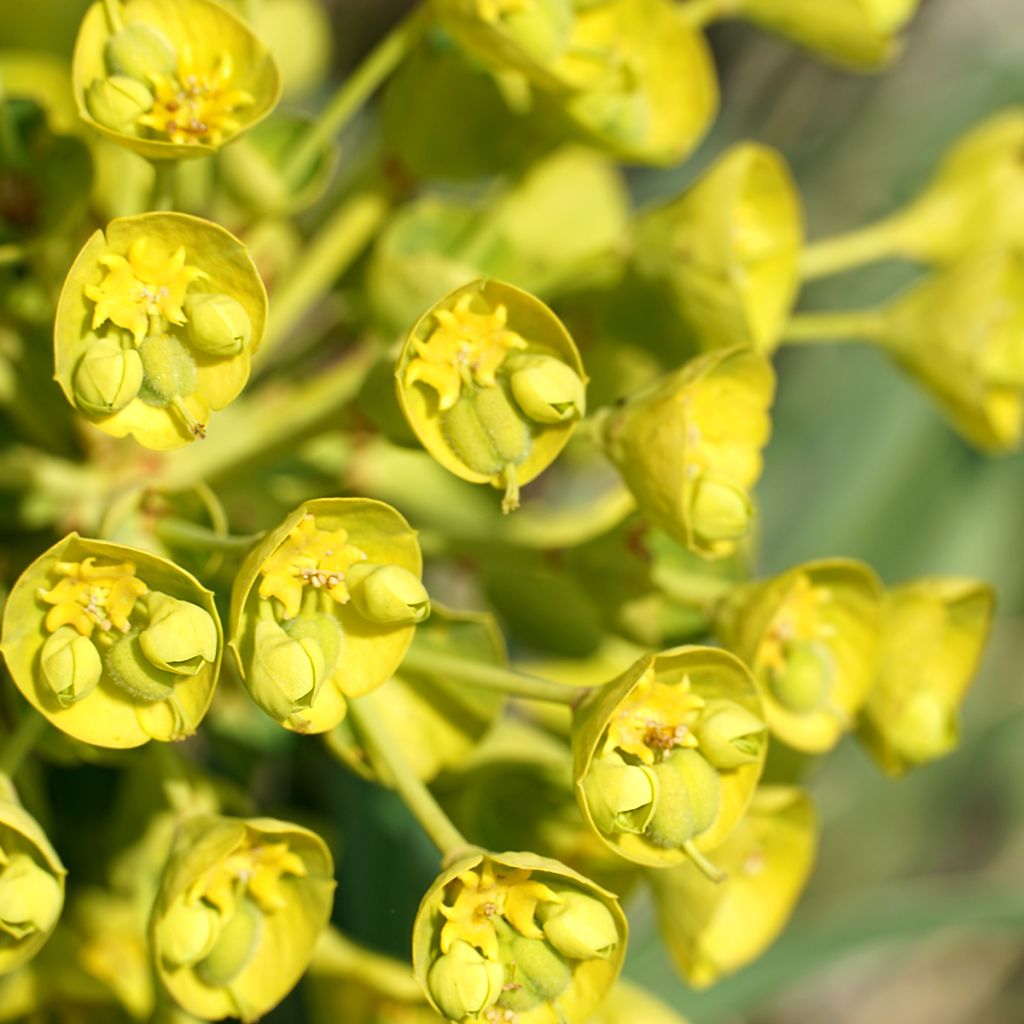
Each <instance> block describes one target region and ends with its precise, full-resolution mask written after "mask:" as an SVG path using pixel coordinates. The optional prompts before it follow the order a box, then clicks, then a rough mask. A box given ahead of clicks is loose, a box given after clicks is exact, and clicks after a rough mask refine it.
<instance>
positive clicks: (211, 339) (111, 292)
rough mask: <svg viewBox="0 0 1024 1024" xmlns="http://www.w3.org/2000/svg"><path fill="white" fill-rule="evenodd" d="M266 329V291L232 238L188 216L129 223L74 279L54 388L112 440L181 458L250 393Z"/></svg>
mask: <svg viewBox="0 0 1024 1024" xmlns="http://www.w3.org/2000/svg"><path fill="white" fill-rule="evenodd" d="M266 319H267V295H266V291H265V289H264V287H263V282H262V281H261V280H260V276H259V274H258V273H257V271H256V267H255V266H254V264H253V262H252V260H251V259H250V257H249V254H248V253H247V251H246V249H245V247H244V246H243V245H242V243H241V242H239V241H238V239H236V238H235V237H234V236H233V235H231V234H230V233H229V232H227V231H225V230H224V228H222V227H219V226H218V225H216V224H213V223H211V222H210V221H206V220H201V219H199V218H198V217H190V216H187V215H185V214H180V213H145V214H142V215H140V216H138V217H124V218H121V219H119V220H114V221H111V222H110V223H109V224H108V225H107V227H106V229H105V231H97V232H96V233H95V234H94V235H93V236H92V238H90V239H89V241H88V242H87V243H86V244H85V247H84V248H83V249H82V251H81V252H80V253H79V254H78V258H77V259H76V260H75V262H74V264H73V266H72V267H71V270H70V271H69V272H68V276H67V278H66V279H65V282H64V288H63V291H62V292H61V296H60V302H59V304H58V306H57V319H56V323H55V325H54V361H55V372H54V377H55V379H56V380H57V383H58V384H60V386H61V389H62V390H63V392H64V394H65V395H66V396H67V399H68V401H69V402H71V404H72V405H74V406H75V407H76V408H77V409H78V410H79V411H80V412H82V413H83V414H85V415H86V416H87V417H88V418H89V420H90V421H91V422H92V423H94V424H95V425H96V426H97V427H99V429H100V430H102V431H104V432H105V433H108V434H112V435H113V436H114V437H124V436H125V435H127V434H131V435H133V436H134V437H135V439H136V440H137V441H138V442H139V443H140V444H142V445H145V446H146V447H147V448H155V449H158V450H164V449H168V448H178V447H180V446H181V445H184V444H188V443H189V442H190V441H194V440H196V439H197V438H201V437H203V436H204V434H205V431H206V421H207V419H208V417H209V413H210V411H211V410H217V409H223V408H224V406H226V405H228V403H230V402H231V401H233V400H234V399H235V398H236V397H237V396H238V394H239V393H240V392H241V390H242V388H244V387H245V384H246V381H247V380H248V379H249V367H250V360H251V356H252V353H253V352H255V350H256V349H257V348H258V347H259V343H260V340H261V339H262V337H263V329H264V325H265V323H266Z"/></svg>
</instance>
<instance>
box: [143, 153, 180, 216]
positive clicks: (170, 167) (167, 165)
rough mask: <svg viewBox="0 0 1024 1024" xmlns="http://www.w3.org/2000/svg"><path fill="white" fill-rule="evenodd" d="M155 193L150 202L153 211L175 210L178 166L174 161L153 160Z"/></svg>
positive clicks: (151, 163) (151, 162) (151, 164)
mask: <svg viewBox="0 0 1024 1024" xmlns="http://www.w3.org/2000/svg"><path fill="white" fill-rule="evenodd" d="M150 166H151V167H152V168H153V193H152V195H151V197H150V200H149V208H150V209H151V210H173V209H174V186H175V182H174V177H175V172H176V170H177V166H178V165H177V164H176V163H175V162H174V161H173V160H151V161H150Z"/></svg>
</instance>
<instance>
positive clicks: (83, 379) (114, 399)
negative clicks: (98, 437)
mask: <svg viewBox="0 0 1024 1024" xmlns="http://www.w3.org/2000/svg"><path fill="white" fill-rule="evenodd" d="M142 378H143V370H142V360H141V359H140V358H139V353H138V352H136V351H135V349H133V348H128V349H126V348H122V346H121V343H120V342H119V341H118V340H117V339H116V338H99V339H98V340H97V341H95V342H93V344H91V345H90V346H89V347H88V348H87V349H86V350H85V354H84V355H83V356H82V358H81V359H80V360H79V362H78V366H77V367H76V368H75V376H74V389H75V403H76V404H77V405H78V407H79V408H80V409H82V410H83V411H84V412H89V413H93V414H94V415H97V416H110V415H112V414H113V413H115V412H118V411H119V410H121V409H123V408H124V407H125V406H126V405H127V404H128V403H129V402H130V401H131V400H132V399H133V398H135V396H136V395H137V394H138V393H139V389H140V388H141V387H142Z"/></svg>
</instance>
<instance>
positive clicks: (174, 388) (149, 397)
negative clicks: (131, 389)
mask: <svg viewBox="0 0 1024 1024" xmlns="http://www.w3.org/2000/svg"><path fill="white" fill-rule="evenodd" d="M139 356H140V358H141V359H142V368H143V370H144V371H145V379H144V380H143V383H142V390H141V392H140V397H141V398H142V400H143V401H144V402H147V403H149V404H150V405H157V406H163V405H167V404H168V403H169V402H171V401H173V400H174V399H175V398H179V397H185V396H186V395H191V394H194V393H195V390H196V363H195V360H194V359H193V358H192V356H191V355H190V354H189V351H188V349H187V348H185V346H184V345H183V344H182V343H181V342H180V341H178V339H177V338H175V337H172V336H171V335H170V334H153V335H150V336H149V337H148V338H145V339H143V342H142V344H141V345H140V346H139Z"/></svg>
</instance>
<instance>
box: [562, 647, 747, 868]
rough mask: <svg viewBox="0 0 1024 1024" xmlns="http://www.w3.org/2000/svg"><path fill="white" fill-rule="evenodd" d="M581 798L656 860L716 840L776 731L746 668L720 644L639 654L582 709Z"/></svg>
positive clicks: (603, 827)
mask: <svg viewBox="0 0 1024 1024" xmlns="http://www.w3.org/2000/svg"><path fill="white" fill-rule="evenodd" d="M572 744H573V761H574V765H573V774H574V776H575V781H576V798H577V801H578V803H579V805H580V810H581V811H582V812H583V815H584V817H585V818H586V820H587V822H588V823H589V824H590V825H591V827H592V828H593V829H594V830H595V831H596V832H597V834H598V835H599V836H600V837H601V838H602V839H603V840H604V841H605V842H606V843H607V844H608V845H609V846H611V847H612V849H614V850H615V851H616V852H617V853H619V854H620V855H621V856H623V857H626V858H628V859H629V860H632V861H634V862H636V863H638V864H645V865H648V866H650V867H665V866H667V865H671V864H680V863H682V862H683V861H685V860H686V858H687V857H688V856H689V857H695V856H696V857H699V855H700V854H701V853H703V852H707V851H710V850H714V849H715V848H716V847H718V846H720V845H721V844H722V843H723V842H724V841H725V839H726V838H727V837H728V836H729V834H730V833H731V832H732V830H733V829H734V828H735V827H736V824H737V823H738V822H739V821H740V819H741V818H742V817H743V814H744V812H745V811H746V809H747V805H748V804H749V803H750V799H751V797H752V796H753V793H754V788H755V786H756V785H757V781H758V779H759V778H760V776H761V770H762V768H763V767H764V759H765V754H766V752H767V731H766V726H765V724H764V720H763V712H762V709H761V700H760V698H759V697H758V694H757V689H756V687H755V685H754V680H753V678H752V677H751V675H750V672H749V671H748V670H747V668H746V667H745V666H744V665H743V664H742V662H740V661H739V660H738V659H737V658H735V657H733V656H732V655H731V654H729V653H728V652H726V651H721V650H718V649H716V648H713V647H677V648H674V649H673V650H669V651H665V652H663V653H661V654H647V655H644V656H643V657H642V658H640V659H639V660H638V661H637V662H636V663H635V664H634V665H633V666H632V667H631V668H630V669H628V670H627V671H626V672H625V673H623V675H621V676H620V677H619V678H618V679H615V680H613V681H612V682H610V683H608V684H607V685H605V686H602V687H600V688H598V689H595V690H592V691H590V692H589V693H588V694H587V695H586V697H585V698H584V699H583V701H581V702H580V704H579V705H578V707H577V709H576V711H575V712H574V717H573V731H572Z"/></svg>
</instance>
